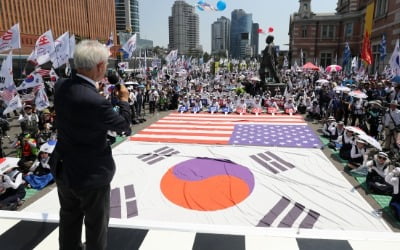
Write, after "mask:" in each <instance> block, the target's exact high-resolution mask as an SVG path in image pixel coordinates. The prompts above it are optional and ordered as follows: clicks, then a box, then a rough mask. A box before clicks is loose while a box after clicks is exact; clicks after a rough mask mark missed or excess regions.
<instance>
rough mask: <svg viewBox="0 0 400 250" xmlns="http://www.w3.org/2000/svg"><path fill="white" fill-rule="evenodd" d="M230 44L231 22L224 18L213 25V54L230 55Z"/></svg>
mask: <svg viewBox="0 0 400 250" xmlns="http://www.w3.org/2000/svg"><path fill="white" fill-rule="evenodd" d="M230 42H231V20H229V19H228V18H226V17H224V16H223V17H221V18H218V19H217V21H215V22H214V23H213V24H212V25H211V53H212V54H221V53H229V47H230Z"/></svg>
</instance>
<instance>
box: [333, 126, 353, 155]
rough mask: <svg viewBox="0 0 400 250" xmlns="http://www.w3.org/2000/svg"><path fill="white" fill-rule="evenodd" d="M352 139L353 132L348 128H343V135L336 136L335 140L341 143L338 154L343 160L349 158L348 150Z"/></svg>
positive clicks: (351, 145) (350, 147)
mask: <svg viewBox="0 0 400 250" xmlns="http://www.w3.org/2000/svg"><path fill="white" fill-rule="evenodd" d="M354 140H355V138H354V132H353V131H351V130H348V129H345V132H344V133H343V135H342V136H339V137H338V139H337V142H338V143H339V144H341V145H342V146H341V147H340V151H339V156H340V158H342V159H343V160H349V159H350V152H351V149H352V147H353V144H354Z"/></svg>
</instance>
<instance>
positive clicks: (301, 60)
mask: <svg viewBox="0 0 400 250" xmlns="http://www.w3.org/2000/svg"><path fill="white" fill-rule="evenodd" d="M300 65H301V66H303V65H304V55H303V49H300Z"/></svg>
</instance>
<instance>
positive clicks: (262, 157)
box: [250, 151, 295, 174]
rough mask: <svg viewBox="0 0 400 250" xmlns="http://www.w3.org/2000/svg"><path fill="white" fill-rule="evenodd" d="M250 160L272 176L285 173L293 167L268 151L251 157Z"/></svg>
mask: <svg viewBox="0 0 400 250" xmlns="http://www.w3.org/2000/svg"><path fill="white" fill-rule="evenodd" d="M250 158H251V159H253V160H254V161H255V162H257V163H258V164H260V165H261V166H262V167H264V168H266V169H267V170H268V171H270V172H272V173H273V174H278V173H281V172H285V171H288V170H290V169H292V168H294V167H295V166H294V165H293V164H291V163H289V162H287V161H285V160H283V159H282V158H280V157H279V156H277V155H275V154H273V153H271V152H269V151H267V152H265V153H259V154H257V155H251V156H250Z"/></svg>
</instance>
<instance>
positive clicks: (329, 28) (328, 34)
mask: <svg viewBox="0 0 400 250" xmlns="http://www.w3.org/2000/svg"><path fill="white" fill-rule="evenodd" d="M334 35H335V26H334V25H322V29H321V38H330V39H332V38H334Z"/></svg>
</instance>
